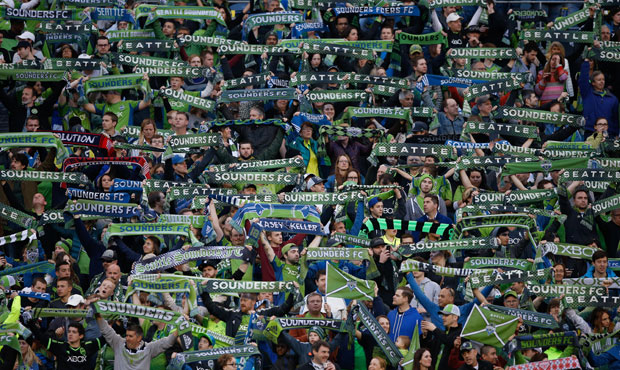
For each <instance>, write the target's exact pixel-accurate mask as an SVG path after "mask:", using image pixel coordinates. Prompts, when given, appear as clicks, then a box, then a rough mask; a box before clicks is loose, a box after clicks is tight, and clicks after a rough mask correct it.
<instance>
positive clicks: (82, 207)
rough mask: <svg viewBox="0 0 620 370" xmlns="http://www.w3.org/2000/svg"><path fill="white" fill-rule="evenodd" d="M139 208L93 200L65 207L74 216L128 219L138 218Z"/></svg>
mask: <svg viewBox="0 0 620 370" xmlns="http://www.w3.org/2000/svg"><path fill="white" fill-rule="evenodd" d="M138 207H139V206H137V205H135V204H132V205H129V204H126V203H112V202H100V201H94V200H84V199H79V200H74V201H72V202H68V203H67V206H66V207H65V211H66V212H70V213H72V214H74V215H94V216H106V217H121V218H129V217H134V216H139V215H140V214H141V213H142V210H141V209H140V208H138Z"/></svg>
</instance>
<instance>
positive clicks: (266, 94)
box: [217, 88, 297, 104]
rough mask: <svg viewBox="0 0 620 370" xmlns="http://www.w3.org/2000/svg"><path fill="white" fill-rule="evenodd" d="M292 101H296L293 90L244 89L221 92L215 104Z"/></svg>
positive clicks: (295, 93)
mask: <svg viewBox="0 0 620 370" xmlns="http://www.w3.org/2000/svg"><path fill="white" fill-rule="evenodd" d="M278 99H282V100H292V99H297V92H296V91H295V89H292V88H287V89H249V90H247V89H244V90H226V91H222V95H221V96H220V98H219V100H218V101H217V103H218V104H219V103H230V102H234V101H267V100H278Z"/></svg>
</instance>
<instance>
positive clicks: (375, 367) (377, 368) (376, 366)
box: [368, 358, 383, 370]
mask: <svg viewBox="0 0 620 370" xmlns="http://www.w3.org/2000/svg"><path fill="white" fill-rule="evenodd" d="M381 369H383V367H381V363H379V360H377V359H376V358H373V359H372V360H370V365H368V370H381Z"/></svg>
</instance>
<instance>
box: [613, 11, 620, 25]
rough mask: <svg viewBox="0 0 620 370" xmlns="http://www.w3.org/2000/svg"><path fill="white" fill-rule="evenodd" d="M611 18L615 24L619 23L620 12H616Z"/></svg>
mask: <svg viewBox="0 0 620 370" xmlns="http://www.w3.org/2000/svg"><path fill="white" fill-rule="evenodd" d="M612 19H613V22H614V24H615V25H618V24H620V12H616V14H614V16H613V17H612Z"/></svg>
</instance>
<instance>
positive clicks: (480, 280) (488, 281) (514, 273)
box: [469, 268, 552, 288]
mask: <svg viewBox="0 0 620 370" xmlns="http://www.w3.org/2000/svg"><path fill="white" fill-rule="evenodd" d="M551 270H552V269H551V268H548V269H542V270H534V271H521V270H511V271H507V272H499V271H494V270H486V271H485V272H484V273H477V274H473V275H471V277H470V280H469V283H470V286H471V287H472V288H479V287H483V286H490V285H501V284H506V283H513V282H515V281H532V280H533V281H540V280H547V279H548V278H549V276H550V275H551Z"/></svg>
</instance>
